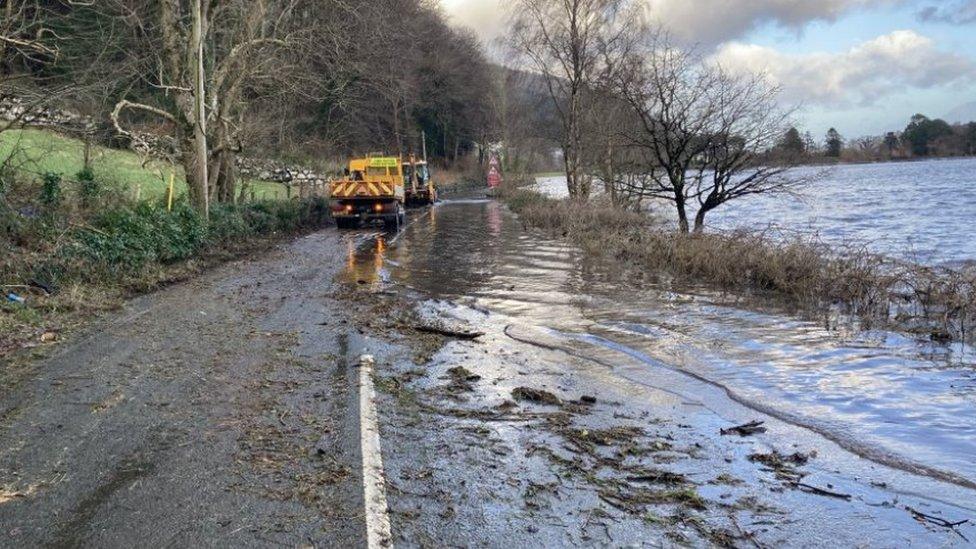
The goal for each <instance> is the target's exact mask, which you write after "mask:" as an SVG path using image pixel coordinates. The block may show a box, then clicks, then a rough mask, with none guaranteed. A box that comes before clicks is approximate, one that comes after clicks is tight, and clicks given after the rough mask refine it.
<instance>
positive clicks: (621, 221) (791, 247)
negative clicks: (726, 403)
mask: <svg viewBox="0 0 976 549" xmlns="http://www.w3.org/2000/svg"><path fill="white" fill-rule="evenodd" d="M520 183H521V185H520ZM528 184H529V181H527V180H526V179H525V178H522V179H521V181H520V180H519V179H518V178H513V180H512V183H510V184H508V185H507V186H506V187H505V188H504V189H503V192H502V193H501V196H502V199H503V200H504V201H505V202H506V203H507V204H508V206H509V207H510V208H511V209H512V210H513V211H514V212H516V213H517V214H518V215H519V219H521V220H522V222H523V223H524V224H525V225H526V226H527V227H530V228H536V229H541V230H543V231H545V232H546V233H548V234H550V235H555V236H560V237H564V238H567V239H569V240H571V241H572V242H574V243H576V244H577V245H579V246H580V247H582V248H583V249H584V250H586V251H587V252H588V253H590V254H594V255H597V256H601V257H607V258H611V259H613V260H615V261H619V262H621V263H627V264H632V265H635V266H638V267H639V268H641V269H643V270H645V271H646V272H647V273H649V274H650V275H652V276H657V277H658V279H659V280H660V281H661V282H662V283H667V284H671V285H673V286H675V287H676V288H679V289H680V288H695V287H706V288H712V289H716V290H720V291H730V292H735V293H738V294H740V295H752V296H757V297H763V298H771V299H774V300H775V301H777V302H779V303H781V304H783V305H785V306H788V307H791V308H793V309H794V310H798V311H800V312H803V313H806V314H808V315H811V316H815V317H817V318H823V319H824V320H825V321H826V323H827V324H828V325H830V324H831V323H833V322H835V321H840V320H842V319H845V318H846V319H853V320H855V321H857V322H858V323H859V325H860V327H862V328H873V327H881V328H894V329H898V330H903V331H907V332H910V333H914V334H917V335H919V336H921V337H925V338H928V339H931V340H933V341H937V342H948V341H952V340H962V341H972V340H973V339H974V338H973V328H974V326H976V268H973V267H965V268H960V269H954V268H949V267H931V266H926V265H922V264H918V263H911V262H905V261H898V260H895V259H892V258H889V257H885V256H881V255H878V254H874V253H871V252H870V251H868V250H867V249H866V247H864V246H859V245H850V246H846V247H844V248H841V249H838V248H837V247H831V246H829V245H827V244H825V243H823V242H821V241H819V240H817V239H816V238H814V237H804V236H792V237H787V238H784V237H782V235H771V234H767V233H764V232H760V231H751V230H748V229H740V230H736V231H731V232H714V231H708V232H702V233H682V232H681V231H675V230H674V227H673V226H672V225H670V224H668V223H666V222H663V221H656V220H655V219H654V218H653V217H652V216H651V215H649V214H648V213H647V212H635V211H633V210H628V209H625V208H620V207H615V206H614V205H613V204H611V203H610V202H609V200H608V199H607V198H606V197H598V198H594V199H591V200H590V201H588V202H581V201H577V200H571V199H565V200H556V199H552V198H549V197H546V196H544V195H542V194H540V193H538V192H535V191H533V190H531V189H528V188H526V187H527V186H528ZM838 313H839V314H840V316H839V317H838Z"/></svg>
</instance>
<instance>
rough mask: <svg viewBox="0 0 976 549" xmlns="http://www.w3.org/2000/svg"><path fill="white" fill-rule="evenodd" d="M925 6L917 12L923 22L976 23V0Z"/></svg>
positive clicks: (961, 0) (960, 0) (959, 0)
mask: <svg viewBox="0 0 976 549" xmlns="http://www.w3.org/2000/svg"><path fill="white" fill-rule="evenodd" d="M948 4H949V5H946V2H942V3H941V4H938V5H935V4H933V5H929V6H925V7H924V8H922V9H921V10H919V12H918V18H919V19H920V20H922V21H925V22H937V23H953V24H956V25H967V24H969V23H976V0H957V1H956V2H949V3H948Z"/></svg>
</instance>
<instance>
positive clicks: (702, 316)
mask: <svg viewBox="0 0 976 549" xmlns="http://www.w3.org/2000/svg"><path fill="white" fill-rule="evenodd" d="M385 259H386V261H385V265H386V267H385V269H386V272H387V275H388V276H390V277H391V278H392V279H394V280H395V281H397V282H400V283H402V284H405V285H406V286H408V287H411V288H413V289H415V290H417V291H419V292H421V293H423V294H424V295H427V296H431V297H433V298H440V299H448V300H461V301H462V302H469V303H473V304H475V305H476V306H478V307H481V308H484V309H487V310H490V311H491V312H492V313H496V314H498V315H501V316H503V317H505V319H506V321H509V322H513V323H517V324H520V325H526V326H530V327H532V328H534V329H543V330H546V331H548V332H549V333H551V334H554V335H556V336H559V337H562V338H565V339H573V340H576V341H579V342H583V343H585V344H586V345H587V346H589V347H590V348H591V349H592V350H595V351H601V350H606V351H613V352H616V353H618V354H619V353H623V354H626V355H627V356H628V357H629V358H630V359H632V360H635V361H637V362H639V363H643V364H644V365H645V366H646V369H647V370H661V369H673V370H677V371H681V372H687V373H690V374H692V375H694V376H697V377H700V378H702V379H705V380H707V381H709V382H711V383H714V384H716V385H718V386H720V387H721V388H723V389H724V390H726V391H727V392H728V393H729V394H730V395H731V396H732V397H733V398H734V399H735V400H737V401H739V402H741V403H744V404H746V405H747V406H750V407H752V408H756V409H759V410H762V411H765V412H768V413H771V414H774V415H777V416H778V417H781V418H783V419H787V420H788V421H790V422H793V423H797V424H800V425H803V426H806V427H808V428H811V429H814V430H816V431H817V432H820V433H822V434H824V435H825V436H827V437H829V438H831V439H832V440H835V441H836V442H838V443H840V444H841V445H843V446H845V447H847V448H849V449H851V450H852V451H855V452H856V453H859V454H863V455H868V456H871V457H873V458H876V459H881V460H883V461H885V462H887V463H889V464H895V465H898V466H903V467H905V468H908V469H912V470H917V471H926V472H929V473H933V474H935V475H936V476H942V478H951V479H953V480H954V481H957V482H959V483H962V484H968V485H976V460H974V459H973V456H976V363H974V362H973V359H974V357H973V355H972V353H971V352H969V351H968V350H966V349H964V348H959V347H956V348H947V347H943V346H938V345H934V344H932V343H930V342H919V341H915V340H912V339H909V338H905V337H901V336H898V335H895V334H891V333H883V332H872V333H858V334H838V333H836V332H829V331H827V330H825V329H824V328H823V327H822V326H821V325H819V324H817V323H814V322H810V321H805V320H800V319H797V318H795V317H791V316H789V315H786V314H785V313H780V312H777V311H775V310H765V311H764V310H761V309H758V308H756V307H755V304H747V305H751V306H750V307H747V306H745V305H736V304H734V303H731V302H730V300H731V298H723V297H722V296H718V295H710V294H707V293H698V294H688V293H685V294H678V293H673V292H670V291H669V290H668V289H666V288H661V287H655V285H654V284H652V283H650V282H647V281H645V278H644V277H643V276H642V273H640V272H628V271H622V270H621V269H620V268H619V266H617V265H611V264H607V263H604V262H601V261H592V260H587V258H586V257H584V256H583V255H582V254H581V253H580V252H579V251H578V250H576V249H574V248H573V247H571V246H568V245H565V244H561V243H558V242H554V241H551V240H548V239H545V238H542V237H540V235H539V234H538V233H535V232H529V231H525V230H523V229H522V227H521V226H520V224H519V223H518V221H517V220H516V219H515V218H514V217H513V216H511V215H510V214H508V213H507V212H506V211H505V210H504V209H503V208H502V207H501V206H500V205H499V204H497V203H494V202H477V201H472V202H452V203H448V204H444V205H443V206H442V207H439V208H437V209H436V210H434V211H433V212H431V213H430V214H428V217H427V218H426V219H421V220H419V221H418V222H416V223H414V224H413V225H412V226H411V227H410V228H409V229H408V230H407V231H406V233H405V234H403V235H402V237H400V238H399V240H398V241H397V242H396V243H395V245H394V246H391V247H390V248H389V250H386V252H385ZM646 280H650V277H647V279H646ZM940 472H942V473H945V474H944V475H940Z"/></svg>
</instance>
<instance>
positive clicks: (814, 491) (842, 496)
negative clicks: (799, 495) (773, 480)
mask: <svg viewBox="0 0 976 549" xmlns="http://www.w3.org/2000/svg"><path fill="white" fill-rule="evenodd" d="M791 484H793V486H795V487H796V488H799V489H800V490H803V491H804V492H809V493H811V494H817V495H819V496H827V497H831V498H837V499H843V500H845V501H850V500H851V495H850V494H842V493H840V492H832V491H830V490H825V489H823V488H819V487H817V486H813V485H811V484H807V483H805V482H799V481H797V482H793V483H791Z"/></svg>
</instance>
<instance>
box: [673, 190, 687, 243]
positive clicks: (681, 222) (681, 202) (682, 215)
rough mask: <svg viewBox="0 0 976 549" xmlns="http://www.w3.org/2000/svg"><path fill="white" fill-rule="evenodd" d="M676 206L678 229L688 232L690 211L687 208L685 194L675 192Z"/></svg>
mask: <svg viewBox="0 0 976 549" xmlns="http://www.w3.org/2000/svg"><path fill="white" fill-rule="evenodd" d="M674 206H675V208H676V209H677V210H678V230H680V231H681V232H682V233H685V234H688V212H687V211H686V210H685V197H684V194H682V193H675V195H674Z"/></svg>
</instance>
